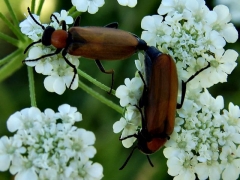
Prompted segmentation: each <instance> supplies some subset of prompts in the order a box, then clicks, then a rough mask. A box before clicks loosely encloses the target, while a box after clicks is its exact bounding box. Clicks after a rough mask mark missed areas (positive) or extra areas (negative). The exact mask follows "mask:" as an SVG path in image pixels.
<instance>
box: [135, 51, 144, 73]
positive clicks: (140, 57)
mask: <svg viewBox="0 0 240 180" xmlns="http://www.w3.org/2000/svg"><path fill="white" fill-rule="evenodd" d="M135 66H136V68H137V70H138V71H140V72H141V73H142V75H143V77H145V66H144V55H143V54H142V53H140V52H139V53H138V60H135Z"/></svg>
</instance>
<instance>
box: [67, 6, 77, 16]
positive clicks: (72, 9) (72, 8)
mask: <svg viewBox="0 0 240 180" xmlns="http://www.w3.org/2000/svg"><path fill="white" fill-rule="evenodd" d="M75 11H76V7H75V6H72V7H71V9H69V10H68V14H69V15H70V14H72V13H74V12H75Z"/></svg>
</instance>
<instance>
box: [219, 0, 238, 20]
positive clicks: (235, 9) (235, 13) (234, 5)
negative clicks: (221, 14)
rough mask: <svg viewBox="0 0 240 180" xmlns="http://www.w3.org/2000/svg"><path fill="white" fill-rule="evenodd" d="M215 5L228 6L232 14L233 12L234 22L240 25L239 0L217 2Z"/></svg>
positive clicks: (220, 0)
mask: <svg viewBox="0 0 240 180" xmlns="http://www.w3.org/2000/svg"><path fill="white" fill-rule="evenodd" d="M215 4H216V5H218V4H224V5H226V6H227V7H228V8H229V10H230V12H231V16H232V21H233V22H234V23H235V24H240V12H239V7H240V1H238V0H228V1H226V0H215Z"/></svg>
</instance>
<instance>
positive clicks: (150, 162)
mask: <svg viewBox="0 0 240 180" xmlns="http://www.w3.org/2000/svg"><path fill="white" fill-rule="evenodd" d="M147 159H148V162H149V164H150V165H151V166H152V167H154V165H153V163H152V161H151V159H150V157H149V155H147Z"/></svg>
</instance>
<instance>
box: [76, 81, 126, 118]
mask: <svg viewBox="0 0 240 180" xmlns="http://www.w3.org/2000/svg"><path fill="white" fill-rule="evenodd" d="M78 85H79V87H80V88H82V89H83V90H84V91H86V92H87V93H88V94H90V95H91V96H93V97H94V98H96V99H97V100H99V101H101V102H102V103H103V104H106V105H107V106H109V107H111V108H112V109H114V110H115V111H117V112H119V113H120V114H123V108H121V107H120V106H118V105H116V104H115V103H113V102H112V101H110V100H108V99H107V98H105V97H104V96H102V95H100V94H99V93H97V92H96V91H94V90H92V89H91V88H89V87H88V86H87V85H86V84H84V83H83V82H81V81H79V82H78Z"/></svg>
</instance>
